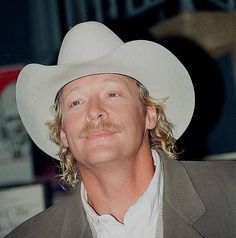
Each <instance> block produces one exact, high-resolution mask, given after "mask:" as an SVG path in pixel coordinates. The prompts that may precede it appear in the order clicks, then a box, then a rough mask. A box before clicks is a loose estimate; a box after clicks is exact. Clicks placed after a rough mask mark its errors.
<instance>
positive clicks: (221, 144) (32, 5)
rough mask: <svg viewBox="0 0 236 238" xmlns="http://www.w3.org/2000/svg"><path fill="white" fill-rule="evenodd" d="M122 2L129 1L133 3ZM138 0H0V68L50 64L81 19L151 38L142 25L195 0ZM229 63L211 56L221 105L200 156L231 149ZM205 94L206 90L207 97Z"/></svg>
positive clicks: (128, 37)
mask: <svg viewBox="0 0 236 238" xmlns="http://www.w3.org/2000/svg"><path fill="white" fill-rule="evenodd" d="M128 2H130V3H131V2H133V5H132V4H131V5H130V4H128ZM144 2H148V1H128V0H126V1H125V0H121V1H115V0H110V1H98V0H97V1H93V0H86V1H85V0H64V1H60V0H23V1H18V0H11V1H9V0H0V30H1V33H0V36H1V37H0V67H3V66H4V67H5V66H8V65H12V64H23V65H24V64H27V63H32V62H36V63H42V64H49V65H50V64H56V59H57V55H58V50H59V47H60V44H61V41H62V38H63V36H64V34H65V33H66V31H67V30H68V29H69V28H70V27H72V26H73V25H74V24H76V23H78V22H80V21H85V20H99V21H103V22H105V23H106V24H108V25H109V26H110V27H111V28H112V29H114V30H115V31H116V32H117V33H118V34H119V35H120V36H121V37H122V39H123V40H125V41H126V40H132V39H138V38H145V39H151V38H150V35H149V34H148V31H147V28H148V27H150V26H151V25H154V24H156V23H158V22H160V21H163V20H164V19H166V18H170V17H172V16H174V15H176V14H178V13H180V12H181V11H184V10H193V9H191V8H192V7H193V4H190V3H194V2H196V1H172V0H171V1H170V0H156V1H150V3H151V2H152V6H151V5H149V6H148V5H146V6H144V5H143V6H142V4H144ZM181 2H182V5H181ZM184 2H185V5H184V4H183V3H184ZM187 2H188V4H186V3H187ZM206 2H208V1H206ZM195 7H198V8H199V10H211V11H214V10H220V9H219V8H217V7H213V5H209V4H208V5H207V4H206V3H204V6H199V4H198V5H196V4H195ZM195 10H196V9H195ZM230 62H231V60H230V56H225V57H222V58H219V59H217V60H216V63H217V64H218V66H219V69H220V74H221V76H222V79H223V80H224V86H223V90H224V94H225V95H224V96H225V100H226V101H224V102H222V103H223V104H224V106H225V107H224V108H223V109H222V110H223V111H222V113H221V115H220V117H219V120H218V121H217V123H216V125H215V126H214V130H212V131H211V132H210V133H209V134H208V136H207V139H206V141H204V146H206V147H207V149H206V150H205V152H204V153H205V154H216V153H228V152H234V151H236V142H235V139H234V134H235V132H236V128H235V123H234V121H235V119H236V112H235V110H234V109H233V108H235V107H234V103H235V82H234V80H235V78H234V77H235V76H234V75H233V70H234V66H233V65H231V64H230ZM196 64H198V62H196ZM199 70H200V69H199ZM0 83H1V82H0ZM212 87H214V85H212ZM211 93H212V92H211V91H209V97H211ZM206 113H207V112H206ZM191 136H192V138H193V137H194V135H191ZM36 154H38V152H36ZM40 156H41V155H40Z"/></svg>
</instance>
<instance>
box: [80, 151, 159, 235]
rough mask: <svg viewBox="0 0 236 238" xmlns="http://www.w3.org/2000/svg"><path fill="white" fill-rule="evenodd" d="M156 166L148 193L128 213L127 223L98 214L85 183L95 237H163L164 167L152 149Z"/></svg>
mask: <svg viewBox="0 0 236 238" xmlns="http://www.w3.org/2000/svg"><path fill="white" fill-rule="evenodd" d="M152 157H153V162H154V165H155V167H156V169H155V173H154V175H153V178H152V180H151V182H150V184H149V185H148V187H147V189H146V191H145V192H144V194H143V195H142V196H141V197H140V198H139V199H138V201H137V202H136V203H135V204H133V205H132V206H131V207H130V208H129V209H128V211H127V212H126V214H125V217H124V224H122V223H120V222H118V221H117V220H116V219H115V218H114V217H113V216H111V215H109V214H107V215H101V216H100V215H98V214H97V213H96V212H95V211H94V210H93V208H92V207H91V206H90V205H89V204H88V203H87V193H86V191H85V188H84V185H83V183H82V184H81V199H82V204H83V207H84V210H85V213H86V215H87V218H88V221H89V224H90V227H91V230H92V232H93V236H94V237H97V238H111V237H112V238H133V237H135V238H139V237H140V238H145V237H146V238H155V237H158V238H159V237H161V238H162V237H163V227H162V226H163V225H162V224H163V223H162V198H163V169H162V165H161V160H160V157H159V155H158V153H157V152H156V151H154V150H152Z"/></svg>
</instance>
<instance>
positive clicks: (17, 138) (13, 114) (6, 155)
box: [0, 66, 33, 186]
mask: <svg viewBox="0 0 236 238" xmlns="http://www.w3.org/2000/svg"><path fill="white" fill-rule="evenodd" d="M21 68H22V66H11V67H5V66H4V67H1V66H0V186H2V185H10V184H20V183H25V182H31V181H32V180H33V168H32V159H31V141H30V139H29V137H28V135H27V132H26V130H25V129H24V126H23V124H22V122H21V119H20V116H19V114H18V111H17V106H16V97H15V87H16V79H17V76H18V74H19V72H20V70H21ZM29 100H30V99H29Z"/></svg>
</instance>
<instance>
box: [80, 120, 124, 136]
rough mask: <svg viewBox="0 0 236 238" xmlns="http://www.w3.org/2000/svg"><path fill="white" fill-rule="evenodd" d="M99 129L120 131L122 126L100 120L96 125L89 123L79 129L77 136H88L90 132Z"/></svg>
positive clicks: (112, 131)
mask: <svg viewBox="0 0 236 238" xmlns="http://www.w3.org/2000/svg"><path fill="white" fill-rule="evenodd" d="M100 131H105V132H110V133H120V132H121V131H122V127H121V126H120V125H118V124H115V123H111V122H101V123H99V124H98V125H94V124H89V125H87V126H85V127H84V128H83V129H82V130H81V132H80V133H79V138H80V139H82V138H85V137H89V136H91V135H92V134H94V133H96V132H100Z"/></svg>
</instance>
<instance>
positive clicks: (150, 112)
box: [146, 106, 157, 130]
mask: <svg viewBox="0 0 236 238" xmlns="http://www.w3.org/2000/svg"><path fill="white" fill-rule="evenodd" d="M156 122H157V113H156V110H155V107H154V106H150V107H147V113H146V129H150V130H151V129H153V128H154V127H155V126H156Z"/></svg>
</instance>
